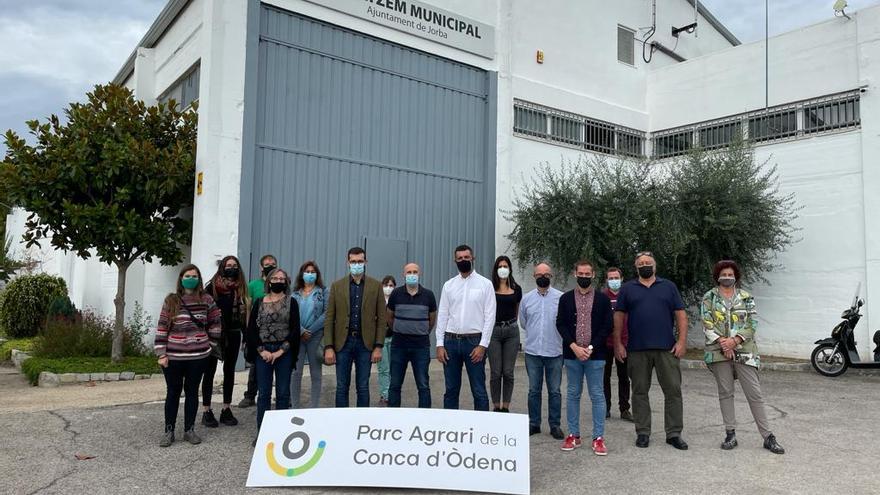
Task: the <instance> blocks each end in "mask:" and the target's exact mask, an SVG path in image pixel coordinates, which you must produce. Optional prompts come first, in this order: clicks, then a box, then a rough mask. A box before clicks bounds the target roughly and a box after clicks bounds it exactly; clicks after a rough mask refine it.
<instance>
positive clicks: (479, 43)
mask: <svg viewBox="0 0 880 495" xmlns="http://www.w3.org/2000/svg"><path fill="white" fill-rule="evenodd" d="M308 1H310V2H312V3H316V4H319V5H322V6H324V7H329V8H331V9H333V10H338V11H340V12H344V13H346V14H349V15H353V16H356V17H360V18H362V19H366V20H368V21H372V22H375V23H377V24H381V25H383V26H387V27H390V28H392V29H396V30H398V31H403V32H405V33H408V34H412V35H415V36H419V37H422V38H425V39H428V40H431V41H434V42H437V43H442V44H444V45H449V46H452V47H454V48H458V49H459V50H463V51H466V52H470V53H475V54H477V55H480V56H482V57H486V58H489V59H491V58H494V56H495V28H494V27H492V26H490V25H488V24H484V23H482V22H479V21H476V20H473V19H470V18H467V17H464V16H462V15H459V14H456V13H453V12H450V11H448V10H444V9H441V8H438V7H434V6H433V5H428V4H425V3H422V2H418V1H415V0H308Z"/></svg>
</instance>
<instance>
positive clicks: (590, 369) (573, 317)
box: [556, 260, 612, 455]
mask: <svg viewBox="0 0 880 495" xmlns="http://www.w3.org/2000/svg"><path fill="white" fill-rule="evenodd" d="M574 275H575V277H576V278H577V288H576V289H574V290H570V291H568V292H566V293H565V294H563V295H562V297H561V298H560V299H559V312H558V313H557V315H556V330H557V331H558V332H559V335H561V336H562V357H563V359H564V360H565V369H566V373H567V376H568V390H567V391H566V416H567V419H568V437H566V439H565V441H564V442H563V443H562V450H564V451H570V450H574V449H576V448H578V447H580V446H581V434H580V415H581V407H580V400H581V392H582V391H583V386H584V377H586V380H587V390H588V392H589V395H590V402H591V403H592V406H593V444H592V447H593V452H594V453H595V454H596V455H607V453H608V451H607V449H606V447H605V438H604V437H605V391H604V388H603V381H602V380H603V375H604V373H605V356H606V353H607V352H609V351H608V349H607V348H606V346H605V341H606V339H607V338H608V336H609V335H610V334H611V327H612V316H611V301H610V300H609V299H608V296H606V295H605V294H603V293H602V292H601V291H597V290H595V289H593V264H592V263H590V262H589V261H586V260H581V261H578V262H577V263H576V264H575V267H574Z"/></svg>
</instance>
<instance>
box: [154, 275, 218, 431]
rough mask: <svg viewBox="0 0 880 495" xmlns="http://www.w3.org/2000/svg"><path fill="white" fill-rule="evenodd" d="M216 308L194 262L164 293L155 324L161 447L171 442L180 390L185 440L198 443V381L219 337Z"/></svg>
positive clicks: (200, 379) (199, 381)
mask: <svg viewBox="0 0 880 495" xmlns="http://www.w3.org/2000/svg"><path fill="white" fill-rule="evenodd" d="M220 325H221V324H220V308H218V307H217V305H216V304H215V303H214V299H213V298H212V297H211V296H210V295H209V294H207V293H205V291H204V289H203V288H202V273H201V272H200V271H199V269H198V267H196V266H195V265H186V266H185V267H183V269H182V270H180V273H179V274H178V276H177V283H176V284H175V291H174V292H173V293H171V294H168V296H167V297H166V298H165V303H164V304H163V305H162V311H161V312H160V313H159V322H158V324H157V326H156V339H155V343H154V348H155V351H156V356H158V357H159V361H158V362H159V366H161V367H162V374H163V375H165V385H166V387H167V389H166V394H165V434H164V435H163V436H162V440H161V441H160V442H159V446H160V447H168V446H169V445H171V444H172V443H173V442H174V427H175V424H176V423H177V408H178V407H179V406H180V393H181V392H184V393H185V394H186V400H185V401H184V405H183V439H184V440H186V441H187V442H189V443H191V444H193V445H195V444H199V443H201V442H202V439H201V438H199V436H198V435H196V432H195V430H194V426H195V422H196V413H197V412H198V409H199V383H201V381H202V375H203V374H204V373H205V366H206V363H207V360H208V356H210V355H211V349H212V347H213V346H215V345H216V342H217V340H218V339H219V338H220V328H221V327H220Z"/></svg>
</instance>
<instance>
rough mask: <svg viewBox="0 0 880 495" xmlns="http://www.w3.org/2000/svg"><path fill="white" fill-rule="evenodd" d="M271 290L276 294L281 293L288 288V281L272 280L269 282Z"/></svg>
mask: <svg viewBox="0 0 880 495" xmlns="http://www.w3.org/2000/svg"><path fill="white" fill-rule="evenodd" d="M269 290H271V291H272V292H274V293H275V294H281V293H282V292H284V291H286V290H287V283H286V282H272V283H271V284H269Z"/></svg>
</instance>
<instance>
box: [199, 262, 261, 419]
mask: <svg viewBox="0 0 880 495" xmlns="http://www.w3.org/2000/svg"><path fill="white" fill-rule="evenodd" d="M205 292H207V293H208V294H210V295H211V297H212V298H214V302H215V303H216V304H217V306H218V307H219V308H220V314H221V320H220V321H221V334H220V358H219V359H222V360H223V409H222V410H221V411H220V421H219V423H223V424H224V425H227V426H235V425H237V424H238V420H237V419H235V416H233V415H232V410H231V409H230V405H231V404H232V388H233V386H234V385H235V364H236V363H237V362H238V351H239V349H240V348H241V332H242V330H244V329H245V328H246V327H247V316H248V311H249V310H250V297H249V296H248V287H247V279H246V278H245V276H244V272H242V270H241V263H240V262H239V261H238V258H236V257H235V256H226V257H225V258H223V259H222V260H220V263H218V264H217V273H215V274H214V277H213V278H211V281H210V282H208V285H207V286H205ZM217 361H218V357H217V356H214V355H211V356H209V357H208V362H207V368H206V369H205V377H204V379H203V380H202V407H203V408H204V412H203V413H202V424H203V425H204V426H207V427H209V428H216V427H217V426H219V423H218V421H217V418H215V417H214V411H212V410H211V394H212V392H213V391H214V374H215V373H216V372H217Z"/></svg>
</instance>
